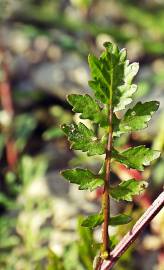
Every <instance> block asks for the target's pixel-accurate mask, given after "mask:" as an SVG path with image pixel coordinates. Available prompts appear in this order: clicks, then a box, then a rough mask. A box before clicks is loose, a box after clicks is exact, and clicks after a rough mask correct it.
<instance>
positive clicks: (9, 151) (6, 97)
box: [0, 49, 18, 169]
mask: <svg viewBox="0 0 164 270" xmlns="http://www.w3.org/2000/svg"><path fill="white" fill-rule="evenodd" d="M1 54H2V61H1V69H2V79H1V81H0V98H1V104H2V107H3V109H4V111H6V112H7V114H8V115H9V117H10V118H11V119H12V118H13V116H14V108H13V102H12V95H11V87H10V83H9V71H8V66H7V64H6V62H5V60H4V50H3V49H1ZM6 138H7V140H6V158H7V162H8V165H9V167H10V168H12V169H13V168H14V166H15V164H16V163H17V159H18V153H17V149H16V146H15V141H14V140H13V138H12V134H11V131H9V134H8V132H7V134H6Z"/></svg>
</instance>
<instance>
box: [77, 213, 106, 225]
mask: <svg viewBox="0 0 164 270" xmlns="http://www.w3.org/2000/svg"><path fill="white" fill-rule="evenodd" d="M103 220H104V218H103V215H102V214H93V215H91V216H89V217H87V218H85V219H84V220H83V221H82V223H81V226H83V227H89V228H95V227H97V226H99V225H101V224H102V223H103Z"/></svg>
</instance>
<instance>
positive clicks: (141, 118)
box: [118, 101, 159, 133]
mask: <svg viewBox="0 0 164 270" xmlns="http://www.w3.org/2000/svg"><path fill="white" fill-rule="evenodd" d="M158 108H159V102H158V101H149V102H145V103H141V102H138V103H137V104H136V105H135V106H134V107H133V108H132V109H129V110H128V111H127V112H126V113H125V115H124V117H123V118H122V119H121V121H120V123H119V127H118V129H119V131H118V132H120V133H125V132H131V131H136V130H140V129H144V128H146V127H147V126H148V122H149V121H150V119H151V118H152V115H153V114H154V112H156V111H157V110H158Z"/></svg>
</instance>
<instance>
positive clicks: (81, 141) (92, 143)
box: [61, 42, 160, 260]
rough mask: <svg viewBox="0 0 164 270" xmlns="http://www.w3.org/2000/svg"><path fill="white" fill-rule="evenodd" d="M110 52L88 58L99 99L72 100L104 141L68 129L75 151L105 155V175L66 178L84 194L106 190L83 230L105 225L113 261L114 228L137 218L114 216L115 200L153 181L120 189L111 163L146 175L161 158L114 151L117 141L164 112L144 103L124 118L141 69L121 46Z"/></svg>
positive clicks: (142, 150)
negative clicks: (113, 182) (113, 181)
mask: <svg viewBox="0 0 164 270" xmlns="http://www.w3.org/2000/svg"><path fill="white" fill-rule="evenodd" d="M104 47H105V51H104V52H103V53H102V54H101V56H100V58H96V57H95V56H94V55H89V58H88V61H89V66H90V70H91V76H92V80H91V81H89V86H90V87H91V88H92V90H93V93H94V97H91V96H89V95H77V94H72V95H69V96H68V102H69V103H70V104H71V105H72V107H73V111H74V112H76V113H80V118H81V119H89V120H90V121H91V122H92V123H94V124H97V125H99V127H101V130H103V136H101V137H100V136H97V134H96V133H95V132H94V131H93V130H92V129H89V128H88V127H86V126H85V125H84V124H83V123H79V124H76V123H72V124H69V125H63V126H62V130H63V131H64V133H65V134H66V135H67V137H68V139H69V141H70V142H71V148H72V149H75V150H81V151H82V152H86V153H87V155H88V156H93V155H104V162H103V164H102V168H101V169H100V171H99V173H95V172H91V171H90V170H88V169H86V168H75V169H68V170H65V171H62V172H61V174H62V175H63V176H64V177H65V178H66V179H67V180H68V181H70V182H71V183H74V184H77V185H79V189H81V190H90V191H92V190H95V189H97V188H99V187H101V186H103V195H102V208H101V211H100V212H99V213H97V214H93V215H91V216H89V217H87V218H86V219H84V220H83V222H82V224H81V225H82V226H85V227H90V228H95V227H97V226H99V225H101V224H102V248H101V254H100V257H101V258H102V259H103V260H104V259H106V260H108V259H109V254H110V237H109V234H108V226H109V225H111V226H116V225H122V224H127V223H129V222H130V221H131V217H130V216H129V215H126V214H119V215H117V216H111V215H110V197H112V198H114V199H115V200H117V201H120V200H125V201H132V200H133V196H134V195H138V194H140V193H141V192H142V191H143V190H144V189H145V188H146V187H147V182H145V181H136V180H135V179H130V180H125V181H121V182H120V184H118V185H117V186H112V185H111V181H110V178H111V176H110V172H111V163H113V162H119V163H122V164H124V165H125V166H126V167H128V168H132V169H136V170H139V171H143V170H144V166H148V165H150V162H151V161H153V160H155V159H156V158H158V157H159V155H160V153H159V152H158V151H155V150H152V149H150V148H147V147H146V146H144V145H141V146H137V147H130V148H127V149H125V150H123V151H119V150H118V149H116V148H115V147H114V142H115V139H116V138H117V137H119V136H120V135H121V134H124V133H129V132H133V131H138V130H141V129H144V128H146V127H147V126H148V122H149V121H150V119H151V118H152V115H153V114H154V113H155V112H156V111H157V110H158V107H159V102H158V101H149V102H144V103H141V102H138V103H137V104H135V105H134V106H133V107H132V108H129V109H128V110H127V111H126V112H125V113H124V116H123V117H122V118H119V117H118V113H117V112H118V111H121V110H124V109H125V108H126V106H127V105H129V104H130V103H131V102H132V96H133V94H134V93H135V91H136V90H137V86H136V85H135V84H133V83H132V81H133V79H134V77H135V75H136V74H137V72H138V70H139V65H138V63H131V64H130V63H129V61H128V60H127V53H126V50H125V49H122V50H119V48H118V47H117V46H116V45H115V44H112V43H109V42H106V43H105V44H104Z"/></svg>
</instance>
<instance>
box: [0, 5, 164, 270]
mask: <svg viewBox="0 0 164 270" xmlns="http://www.w3.org/2000/svg"><path fill="white" fill-rule="evenodd" d="M0 11H1V12H0V129H1V132H0V159H1V161H0V215H1V218H0V269H2V270H33V269H34V270H42V269H47V270H75V269H76V270H91V269H92V260H93V258H94V256H95V255H96V254H97V250H98V248H99V243H100V241H101V231H100V230H99V229H98V230H97V231H96V232H94V234H93V232H92V231H90V230H88V229H84V228H82V227H80V226H79V222H80V219H81V216H82V215H85V214H88V213H92V212H94V211H97V209H98V208H99V204H100V197H101V190H100V192H99V191H97V192H92V193H90V194H89V193H88V192H85V191H83V192H82V191H80V192H79V191H78V190H77V188H76V187H75V186H74V185H69V184H68V183H66V182H65V181H64V180H63V179H62V177H61V176H60V175H59V171H60V170H61V169H63V168H66V167H71V166H73V165H77V166H82V165H86V166H88V167H90V168H93V169H95V170H96V169H97V168H99V164H100V162H101V160H100V157H98V158H97V157H94V158H92V159H88V158H87V157H86V155H84V154H79V152H78V151H76V152H73V151H70V150H69V145H68V142H67V141H66V138H65V137H64V135H63V133H62V132H61V130H60V124H62V123H66V122H71V121H72V120H73V119H74V121H79V118H78V115H75V116H73V114H72V112H71V109H70V107H69V105H68V104H67V103H66V101H65V96H66V94H68V93H70V92H74V93H75V92H80V93H88V92H89V91H90V90H89V87H88V84H87V81H88V79H89V76H90V75H89V70H88V65H87V55H88V53H89V52H92V53H95V54H96V55H99V53H100V52H101V50H102V44H103V42H105V41H111V42H112V41H114V42H117V43H118V44H119V46H120V47H126V48H127V51H128V57H129V59H130V61H138V62H139V63H140V72H139V74H138V77H137V82H138V91H137V94H135V101H134V102H136V101H137V100H138V99H141V100H143V101H144V100H153V99H155V100H159V101H160V104H161V105H160V110H159V112H158V113H156V115H155V116H154V119H153V120H152V122H151V125H150V127H149V128H148V129H147V130H144V131H143V132H138V133H137V132H136V133H134V134H129V135H128V136H127V135H126V136H125V135H123V136H121V137H120V138H119V139H118V140H117V142H116V143H117V146H118V147H122V145H124V144H125V145H126V146H130V145H138V144H140V143H143V144H145V145H148V146H149V147H152V148H154V149H156V150H160V151H161V152H162V154H161V157H160V159H158V161H157V162H156V163H154V164H153V165H152V166H151V167H150V168H146V170H145V171H144V172H143V173H142V174H141V173H139V172H138V171H136V170H127V169H126V168H125V167H124V166H119V165H117V166H115V167H114V166H113V168H112V181H113V182H114V181H117V179H118V178H121V179H122V178H124V179H125V178H126V179H128V178H136V179H137V180H138V181H139V180H140V179H141V178H142V179H146V180H148V181H149V188H148V190H147V192H146V193H145V194H143V195H142V196H137V197H136V198H135V201H134V203H133V204H126V205H125V204H119V205H118V204H117V203H116V202H114V201H112V211H113V213H117V212H118V211H119V210H120V209H125V208H126V210H127V211H129V212H132V215H133V218H134V222H135V221H136V220H137V218H138V217H139V216H140V215H141V214H142V213H143V212H144V210H145V209H146V208H147V207H148V206H149V205H150V204H151V202H152V201H153V200H154V198H155V197H156V196H157V194H158V193H159V192H160V191H161V189H162V185H163V179H164V154H163V148H164V1H163V0H149V1H147V0H137V1H135V0H134V1H130V0H120V1H119V0H118V1H114V0H113V1H112V0H101V1H100V0H70V1H67V0H21V1H19V0H0ZM87 124H88V125H90V123H87ZM78 217H79V218H78ZM131 226H132V223H131V224H130V225H124V226H120V227H119V229H117V230H116V229H115V228H114V229H113V228H110V234H111V235H113V234H116V235H117V239H116V237H115V238H114V239H113V240H114V242H115V243H117V242H118V241H119V239H120V238H121V237H122V235H123V234H124V233H125V232H126V231H127V230H128V229H129V228H130V227H131ZM114 269H115V270H125V269H126V270H131V269H133V270H163V269H164V211H161V212H160V213H159V214H158V215H157V217H156V218H155V219H154V220H153V221H152V222H151V224H150V226H149V227H148V228H147V229H146V230H145V231H144V232H143V233H142V234H141V235H140V237H139V239H138V240H137V241H136V244H135V245H133V246H132V247H131V248H130V249H129V250H128V251H127V252H126V254H125V255H124V256H123V257H122V258H121V260H120V261H119V263H118V264H117V265H116V266H115V268H114Z"/></svg>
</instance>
